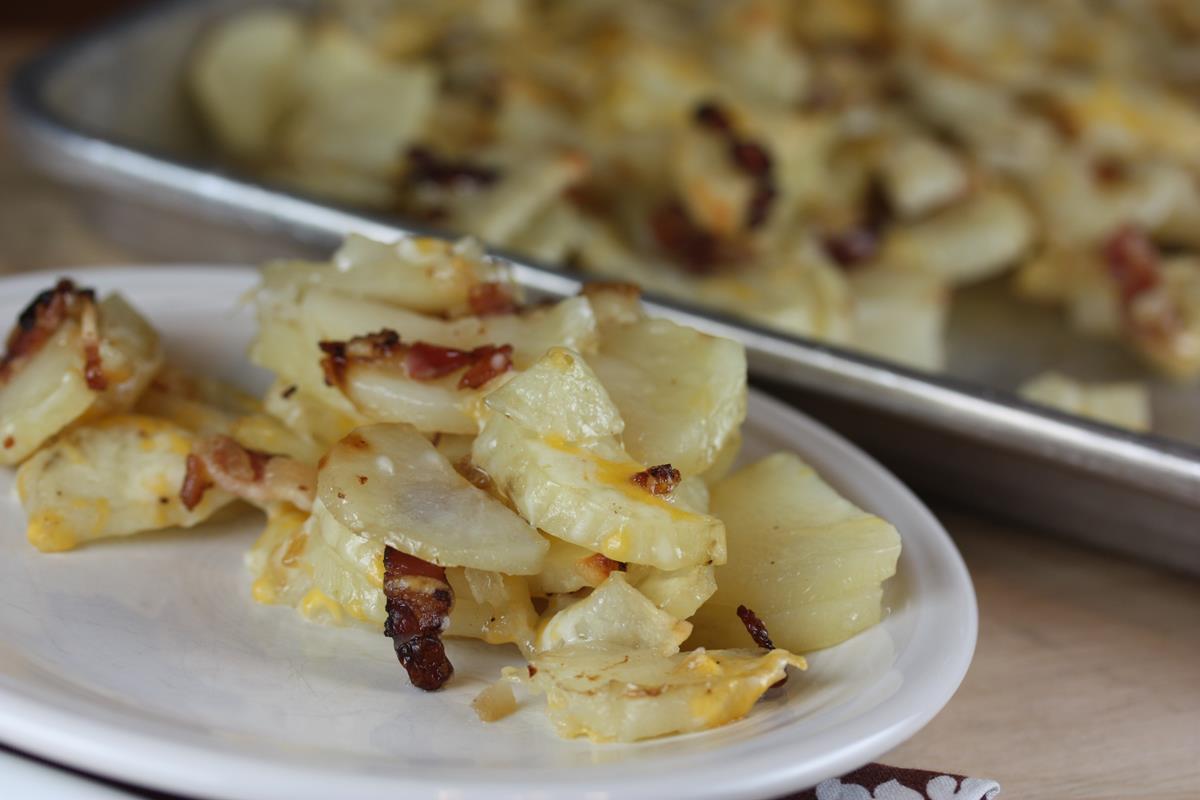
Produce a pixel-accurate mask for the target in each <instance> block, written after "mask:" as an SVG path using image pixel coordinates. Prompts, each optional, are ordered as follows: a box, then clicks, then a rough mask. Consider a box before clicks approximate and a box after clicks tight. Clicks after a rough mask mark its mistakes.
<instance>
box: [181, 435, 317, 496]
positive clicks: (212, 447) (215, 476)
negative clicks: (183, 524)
mask: <svg viewBox="0 0 1200 800" xmlns="http://www.w3.org/2000/svg"><path fill="white" fill-rule="evenodd" d="M213 486H218V487H220V488H221V489H224V490H225V491H227V492H229V493H230V494H233V495H236V496H238V497H240V498H242V499H243V500H248V501H250V502H252V503H255V504H258V505H266V504H268V503H278V502H286V503H291V504H292V505H294V506H295V507H296V508H298V509H300V510H301V511H311V510H312V503H313V496H314V493H315V492H316V486H317V471H316V469H314V468H313V467H312V465H310V464H305V463H304V462H302V461H297V460H296V459H294V458H290V457H288V456H281V455H274V454H271V453H264V452H262V451H260V450H250V449H249V448H246V447H242V445H240V444H238V442H237V441H236V440H234V439H233V438H231V437H229V436H224V435H218V436H209V437H206V438H204V439H200V440H199V441H197V442H196V444H195V445H193V447H192V452H191V453H190V454H188V457H187V472H186V474H185V475H184V477H183V485H182V486H181V487H180V490H179V499H180V500H181V501H182V502H183V505H184V507H185V508H187V509H188V510H189V511H190V510H191V509H193V508H195V507H196V506H197V505H199V503H200V501H201V500H203V499H204V493H205V492H206V491H208V489H209V488H211V487H213Z"/></svg>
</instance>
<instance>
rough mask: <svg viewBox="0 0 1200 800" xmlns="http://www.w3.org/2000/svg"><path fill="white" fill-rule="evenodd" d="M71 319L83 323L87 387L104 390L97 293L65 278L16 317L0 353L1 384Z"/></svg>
mask: <svg viewBox="0 0 1200 800" xmlns="http://www.w3.org/2000/svg"><path fill="white" fill-rule="evenodd" d="M68 319H76V320H78V321H79V323H80V330H81V331H82V335H83V348H84V351H83V355H84V373H83V374H84V379H85V380H86V381H87V385H88V388H90V389H93V390H95V391H97V392H100V391H104V389H105V388H106V387H107V386H108V380H107V379H106V378H105V376H104V370H103V366H102V364H101V363H100V325H99V319H98V317H97V313H96V293H95V292H94V291H93V290H91V289H78V288H76V286H75V284H74V282H72V281H70V280H68V279H67V278H63V279H61V280H59V282H58V283H56V284H55V285H54V288H53V289H47V290H46V291H44V292H41V293H40V294H38V296H37V297H35V298H33V302H31V303H30V304H29V305H28V306H26V307H25V310H24V311H22V312H21V314H20V316H19V317H18V318H17V324H16V327H14V328H13V329H12V331H11V332H10V333H9V334H8V339H7V341H6V342H5V351H4V355H3V356H0V384H2V383H5V382H7V381H8V379H9V377H11V376H12V374H13V373H15V372H16V371H17V370H19V369H20V368H21V365H22V364H24V363H26V362H27V361H29V359H31V358H33V357H34V356H35V355H36V354H37V353H38V351H39V350H41V349H42V347H44V346H45V344H46V342H48V341H49V340H50V338H51V337H52V336H54V334H55V333H57V332H58V329H59V328H61V327H62V325H63V323H65V322H66V321H67V320H68Z"/></svg>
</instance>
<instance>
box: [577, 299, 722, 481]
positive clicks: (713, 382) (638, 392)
mask: <svg viewBox="0 0 1200 800" xmlns="http://www.w3.org/2000/svg"><path fill="white" fill-rule="evenodd" d="M588 362H589V363H590V364H591V365H592V368H593V369H595V371H596V374H597V376H599V378H600V382H601V383H603V384H604V388H605V389H607V390H608V394H609V395H610V396H611V397H612V400H613V402H614V403H615V404H616V406H617V408H618V409H619V410H620V414H621V417H622V418H623V419H624V420H625V432H624V436H623V441H624V443H625V449H626V450H628V451H629V454H630V455H631V456H633V458H634V459H636V460H637V461H640V462H642V463H643V464H670V465H671V466H673V467H675V468H676V469H678V470H679V471H680V472H682V473H683V474H684V475H696V474H699V473H700V472H703V471H704V470H706V469H708V468H709V467H711V466H712V465H713V463H714V462H715V461H716V459H717V456H718V454H719V453H720V452H721V450H722V449H723V448H724V447H725V446H726V444H728V443H729V441H730V440H731V439H732V438H734V437H735V436H736V435H737V430H738V428H739V427H740V426H741V424H742V420H744V419H745V418H746V353H745V350H744V348H743V347H742V346H741V345H740V344H738V343H736V342H733V341H730V340H728V339H718V338H716V337H713V336H709V335H707V334H703V333H700V332H699V331H695V330H692V329H691V328H685V327H683V326H682V325H676V324H675V323H673V322H669V321H667V320H662V319H647V320H642V321H639V322H636V323H633V324H630V325H622V326H618V327H613V328H611V329H609V330H606V331H605V333H604V336H603V338H602V340H601V344H600V352H599V353H596V354H595V355H592V356H589V357H588Z"/></svg>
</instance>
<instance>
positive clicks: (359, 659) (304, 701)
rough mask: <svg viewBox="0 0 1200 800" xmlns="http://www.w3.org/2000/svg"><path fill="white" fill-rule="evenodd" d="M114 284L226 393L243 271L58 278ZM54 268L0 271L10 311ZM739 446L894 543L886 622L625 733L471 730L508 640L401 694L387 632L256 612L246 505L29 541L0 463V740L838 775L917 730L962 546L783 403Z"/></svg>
mask: <svg viewBox="0 0 1200 800" xmlns="http://www.w3.org/2000/svg"><path fill="white" fill-rule="evenodd" d="M73 274H74V275H75V276H76V277H77V279H78V280H80V282H82V283H83V284H84V285H89V286H95V287H96V288H97V289H99V290H101V291H102V292H106V291H109V290H112V289H120V290H121V291H122V292H124V293H125V294H126V296H127V297H129V298H130V299H131V300H132V301H133V302H134V303H135V305H137V306H138V308H140V309H141V310H142V311H143V312H144V313H146V314H147V315H148V316H149V317H150V318H151V319H152V321H153V322H154V323H155V324H156V325H157V326H158V328H159V329H160V330H161V331H163V332H164V335H165V338H166V340H167V344H168V351H169V354H170V358H172V359H173V360H174V362H175V363H181V364H189V365H193V366H194V367H195V368H196V369H198V370H204V371H206V372H209V373H211V374H215V375H218V376H220V377H223V378H226V379H231V380H235V381H237V382H239V383H241V384H242V385H243V386H244V387H246V388H252V389H260V388H261V387H262V386H263V385H264V383H265V375H263V374H262V373H261V372H259V371H256V370H255V369H254V368H252V367H250V366H248V365H247V364H246V362H245V359H244V357H243V352H244V348H245V345H246V342H247V341H248V339H249V337H250V335H251V332H252V327H253V326H252V319H251V314H250V313H249V310H248V309H246V308H245V307H241V308H238V307H237V305H236V299H237V298H238V297H239V296H240V295H241V294H242V293H244V292H245V291H246V290H247V289H248V288H249V287H250V286H251V285H252V283H253V280H254V277H253V272H252V271H250V270H247V269H234V268H195V267H161V268H154V269H105V270H79V271H74V273H73ZM52 277H53V276H52V275H50V274H47V273H42V274H40V275H24V276H19V277H15V278H9V279H5V280H3V281H0V320H4V321H5V324H7V320H11V319H13V317H14V315H15V314H16V313H17V312H18V311H19V309H20V307H21V306H23V305H24V303H26V302H27V301H28V300H29V298H31V297H32V296H33V294H34V293H35V292H36V291H37V290H40V289H42V288H45V287H46V286H48V285H49V284H50V283H51V281H52ZM745 434H746V448H745V451H746V452H745V454H744V457H754V456H757V455H761V454H763V453H765V452H767V451H769V450H777V449H791V450H794V451H795V452H797V453H799V454H801V455H802V456H803V457H804V458H806V459H807V460H808V461H809V462H811V463H812V464H813V465H814V466H816V467H817V469H818V470H820V472H821V473H822V474H823V475H825V477H826V478H827V479H828V480H829V481H831V482H832V483H833V484H834V485H835V486H837V487H838V488H839V489H840V490H841V491H842V492H844V493H845V494H846V495H847V496H849V497H850V498H851V499H853V500H854V501H855V502H857V503H859V504H860V505H862V506H864V507H866V508H868V509H870V510H872V511H874V512H876V513H878V514H881V515H883V516H885V517H887V518H888V519H889V520H891V521H892V522H893V523H894V524H895V525H896V526H897V528H899V530H900V532H901V535H902V537H903V541H904V552H903V555H902V556H901V559H900V567H899V573H898V575H897V577H896V578H893V579H892V580H891V581H890V582H889V587H888V591H887V594H886V602H887V603H888V605H889V606H890V609H891V613H890V614H889V615H888V617H887V619H886V620H885V621H884V623H883V624H881V625H879V626H877V627H876V628H874V629H872V630H871V631H868V632H867V633H865V634H863V635H860V636H858V637H856V638H855V639H852V640H851V641H849V642H846V643H844V644H842V645H840V646H838V647H836V648H832V649H830V650H827V651H824V652H820V653H816V654H813V655H812V657H811V659H810V661H811V669H810V670H809V671H808V672H807V673H803V674H795V675H794V676H793V678H792V679H791V680H790V681H788V684H787V686H786V688H785V689H784V690H782V691H779V692H774V693H772V695H771V696H770V697H769V698H768V699H767V700H766V701H764V702H762V703H760V704H759V706H758V707H757V708H756V709H755V710H754V711H753V713H752V714H750V715H749V716H748V717H747V718H746V719H744V720H741V721H739V722H737V723H735V724H733V725H730V726H727V727H725V728H722V729H719V730H716V731H710V732H705V733H701V734H692V735H688V736H682V737H676V738H671V739H666V740H662V741H653V742H646V743H641V744H636V745H597V744H592V743H589V742H584V741H564V740H561V739H559V738H557V737H556V736H555V735H554V734H553V732H552V731H551V729H550V726H549V724H548V722H547V721H546V719H545V717H544V715H543V713H542V711H541V710H540V709H539V708H538V707H537V706H536V705H533V706H531V707H527V708H524V709H522V710H521V711H519V712H518V713H517V714H515V715H514V716H512V717H510V718H508V719H506V720H503V721H501V722H498V723H495V724H492V725H484V724H482V723H480V722H479V721H478V720H477V719H476V717H475V715H474V713H473V712H472V711H471V709H470V707H469V705H468V704H469V702H470V700H471V698H472V697H474V695H475V694H476V693H477V692H478V690H479V689H480V688H482V687H483V686H484V684H485V682H487V681H490V680H491V679H493V678H494V677H495V676H496V675H497V674H498V671H499V667H500V666H501V665H503V664H507V663H519V660H518V657H517V655H516V653H515V651H512V652H509V651H507V650H505V649H503V648H489V647H487V646H485V645H482V644H476V643H469V642H453V643H451V644H450V645H449V646H448V650H449V653H450V656H451V658H452V660H453V662H454V664H455V667H456V674H455V680H454V682H453V683H452V684H451V686H450V687H449V688H448V689H446V690H445V691H442V692H439V693H437V694H423V693H421V692H419V691H417V690H415V689H412V688H411V687H409V686H408V685H407V681H406V679H405V676H404V674H403V671H402V670H401V669H400V667H399V665H397V664H396V662H395V658H394V656H393V655H392V652H391V650H392V648H391V644H390V642H388V640H387V639H385V638H384V637H383V636H372V635H370V634H368V633H365V632H363V631H359V630H344V629H327V628H320V627H316V626H314V625H311V624H308V623H305V622H304V621H302V620H301V619H300V618H299V617H298V616H297V615H296V614H295V613H294V612H293V611H291V610H290V609H285V608H279V607H268V606H260V605H256V604H254V603H253V602H251V601H250V599H249V580H248V577H247V574H246V572H245V571H244V569H243V567H242V554H243V552H244V551H245V550H246V548H247V547H248V546H249V545H250V544H251V542H252V541H253V540H254V537H255V536H256V533H257V530H258V528H259V527H260V526H261V520H260V519H259V518H258V517H256V515H255V514H254V513H252V512H246V513H243V514H240V515H236V516H227V517H223V518H222V519H221V520H220V521H218V522H211V523H209V524H207V525H205V526H203V527H201V528H199V529H196V530H193V531H191V532H186V533H159V534H151V535H144V536H140V537H134V538H131V539H128V540H125V541H117V542H105V543H100V544H94V545H91V546H88V547H85V548H83V549H81V550H78V551H76V552H72V553H66V554H56V555H43V554H39V553H37V552H35V551H34V550H33V549H32V548H31V547H30V546H29V545H28V544H27V543H26V542H25V539H24V536H23V515H22V512H21V510H20V507H19V505H18V504H17V502H16V499H15V497H14V493H13V492H12V490H11V487H12V475H11V472H8V471H5V472H3V473H0V739H2V740H3V741H5V742H7V743H9V744H11V745H12V746H14V747H17V748H20V749H24V750H27V751H30V752H34V753H38V754H40V755H42V756H44V757H47V758H50V759H54V760H57V761H60V762H63V763H67V764H71V765H73V766H76V767H79V768H82V769H85V770H90V771H93V772H96V773H100V774H103V775H108V776H112V777H115V778H120V779H122V780H126V781H129V782H133V783H138V784H142V785H146V786H152V787H156V788H161V789H164V790H168V791H173V792H179V793H185V794H190V795H196V796H211V797H221V798H255V799H256V800H261V799H262V798H288V799H289V800H304V799H305V798H331V797H338V798H343V797H345V798H388V799H389V800H392V799H394V798H399V797H404V798H444V799H446V800H449V799H451V798H454V799H458V798H462V799H463V800H467V799H468V798H530V799H531V800H532V799H533V798H546V799H548V798H580V800H583V799H584V798H586V799H587V800H599V799H601V798H609V797H621V798H664V797H683V796H686V797H689V798H694V799H697V800H698V799H699V798H718V797H719V798H734V799H736V798H765V797H772V796H776V795H781V794H784V793H786V792H788V791H792V790H796V789H799V788H803V787H806V786H810V785H812V784H814V783H816V782H818V781H819V780H821V779H823V778H826V777H830V776H833V775H837V774H840V773H842V772H845V771H848V770H850V769H853V768H855V767H857V766H859V765H861V764H863V763H865V762H867V761H869V760H871V759H873V758H875V757H877V756H879V755H881V754H882V753H884V752H886V751H887V750H889V749H890V748H892V747H894V746H895V745H896V744H898V743H899V742H901V741H903V740H904V739H905V738H907V737H908V736H910V735H912V734H913V732H915V731H916V730H918V729H919V728H920V727H921V726H922V725H924V724H925V723H926V722H927V721H928V720H929V719H930V718H931V717H932V716H933V715H934V714H935V713H937V711H938V710H939V709H940V708H941V707H942V706H943V705H944V704H945V703H946V702H947V701H948V700H949V699H950V696H951V695H952V694H953V693H954V690H955V689H956V688H957V687H958V684H959V682H960V681H961V680H962V677H963V675H964V674H965V672H966V670H967V666H968V664H969V662H970V659H971V654H972V652H973V650H974V645H975V634H976V610H975V598H974V593H973V591H972V588H971V583H970V579H969V577H968V575H967V572H966V570H965V568H964V566H963V563H962V560H961V559H960V557H959V555H958V553H957V552H956V551H955V549H954V546H953V544H952V543H951V541H950V539H949V538H948V537H947V535H946V533H945V531H944V530H943V529H942V528H941V526H940V525H939V524H938V522H937V521H936V520H935V519H934V517H933V516H932V515H931V514H930V513H929V512H928V511H927V510H926V509H925V507H924V506H923V505H921V503H920V502H919V501H918V500H917V499H916V498H915V497H914V496H913V495H912V494H911V493H910V492H909V491H908V490H907V489H906V488H905V487H904V486H903V485H902V484H900V483H899V482H898V481H897V480H896V479H895V478H893V477H892V476H891V475H890V474H888V473H887V472H886V471H884V470H883V469H882V468H881V467H880V466H879V465H877V464H875V463H874V462H873V461H871V460H870V459H869V458H868V457H866V456H865V455H863V454H862V453H861V452H859V451H858V450H857V449H855V448H854V447H853V446H851V445H849V444H848V443H846V442H845V441H844V440H842V439H840V438H839V437H837V436H835V435H834V434H832V433H830V432H829V431H828V430H826V429H825V428H823V427H821V426H820V425H817V424H816V423H814V422H812V421H811V420H809V419H807V418H806V417H804V416H803V415H802V414H800V413H798V412H796V411H794V410H792V409H790V408H788V407H786V406H783V405H782V404H780V403H777V402H775V401H773V400H771V399H769V398H766V397H764V396H761V395H757V394H756V395H752V396H751V402H750V415H749V420H748V422H747V425H746V428H745Z"/></svg>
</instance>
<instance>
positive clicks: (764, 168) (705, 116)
mask: <svg viewBox="0 0 1200 800" xmlns="http://www.w3.org/2000/svg"><path fill="white" fill-rule="evenodd" d="M692 118H693V119H694V120H695V122H696V124H697V125H699V126H700V127H702V128H705V129H707V130H709V131H712V132H713V133H715V134H717V135H718V136H720V137H721V138H722V139H724V140H725V144H726V147H728V149H729V159H730V161H732V162H733V165H734V166H735V167H736V168H737V169H738V171H740V172H742V173H743V174H745V175H747V176H749V177H750V179H751V180H753V181H754V192H753V193H752V194H751V195H750V202H749V203H748V204H747V206H746V227H747V228H751V229H753V228H757V227H759V226H760V225H762V224H763V223H764V222H766V221H767V216H768V215H769V214H770V213H771V206H773V205H774V204H775V198H776V196H777V195H778V194H779V192H778V190H777V189H776V188H775V173H774V164H773V162H772V161H771V156H770V154H769V153H768V152H767V150H766V148H765V147H763V146H762V145H761V144H759V143H758V142H755V141H751V140H750V139H747V138H745V137H743V136H739V135H738V133H737V131H736V130H735V128H734V125H733V119H732V118H731V117H730V116H729V114H728V113H727V112H726V111H725V110H724V109H722V108H721V107H720V106H719V105H718V104H716V103H714V102H712V101H711V100H710V101H706V102H703V103H701V104H700V105H698V106H696V109H695V111H693V113H692Z"/></svg>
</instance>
